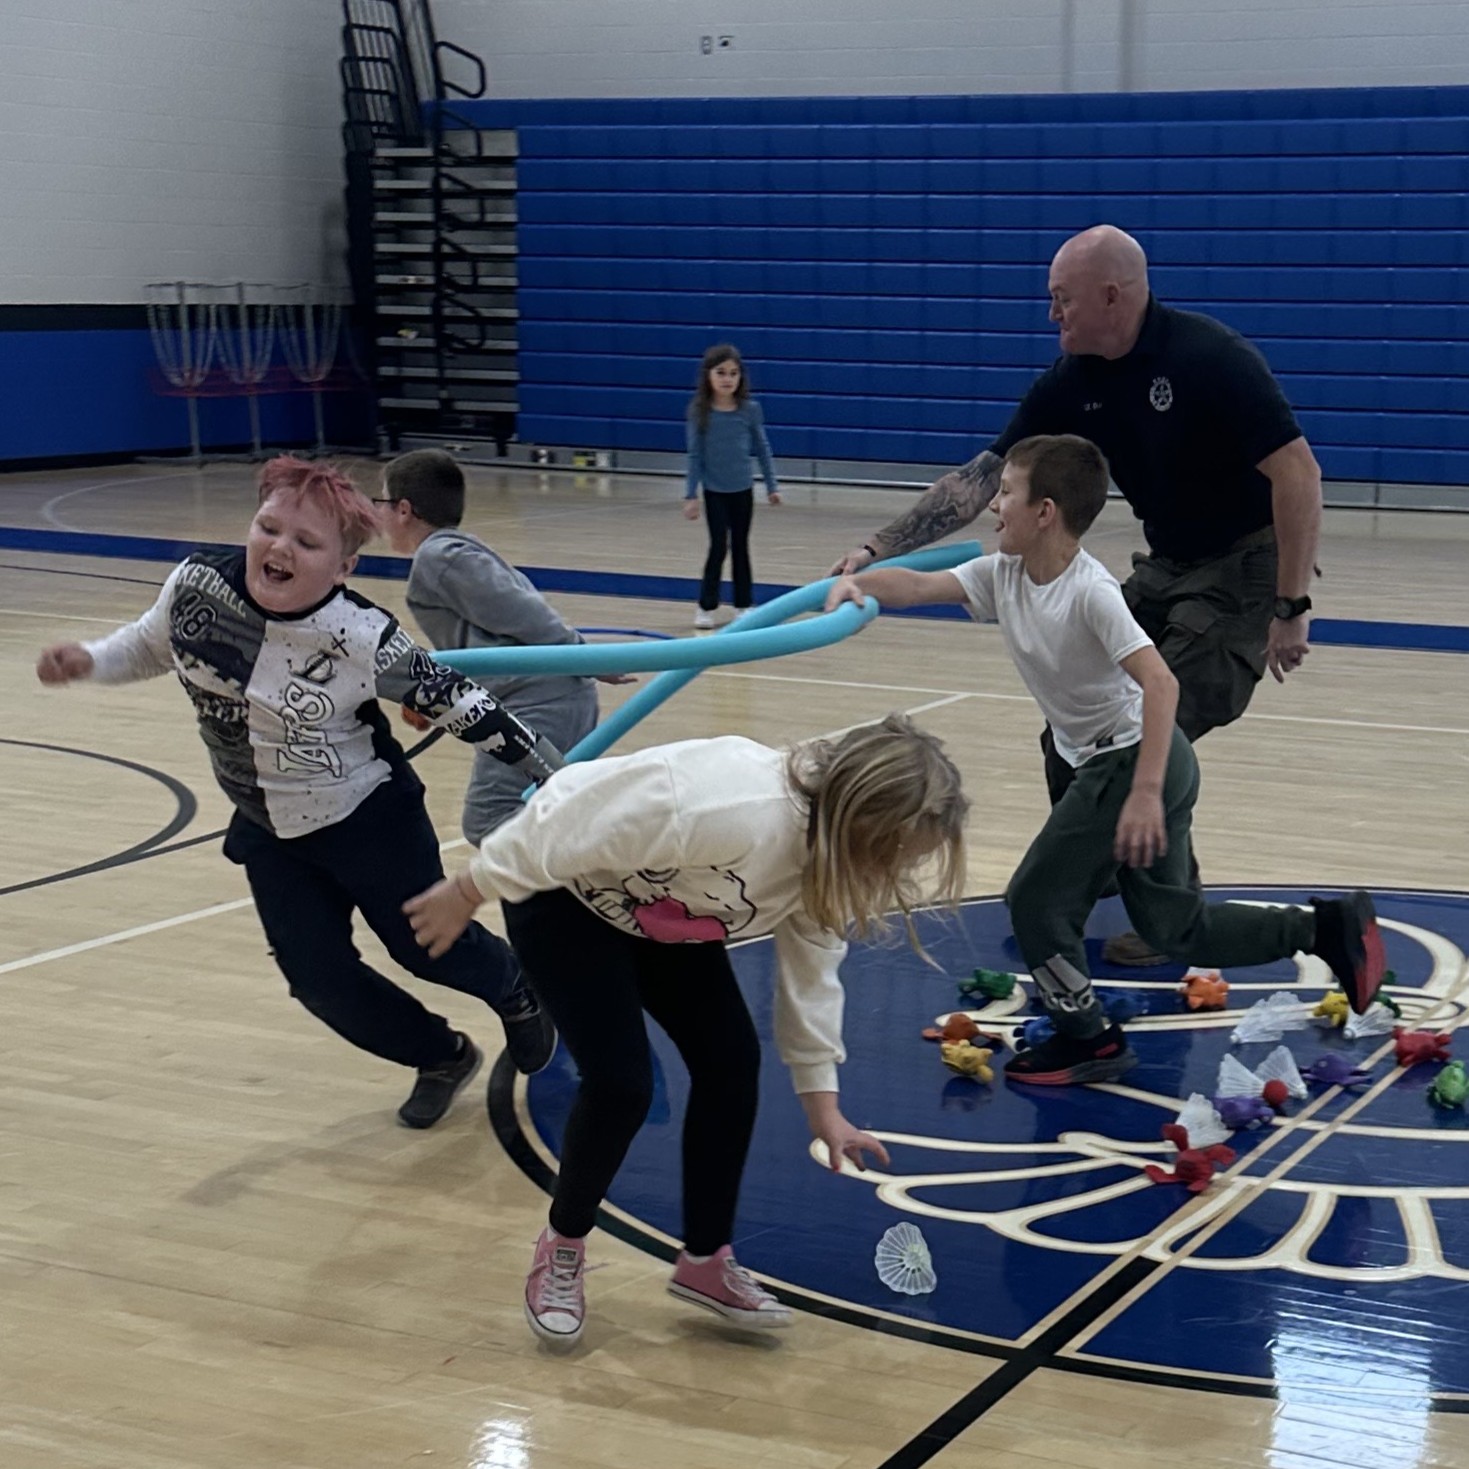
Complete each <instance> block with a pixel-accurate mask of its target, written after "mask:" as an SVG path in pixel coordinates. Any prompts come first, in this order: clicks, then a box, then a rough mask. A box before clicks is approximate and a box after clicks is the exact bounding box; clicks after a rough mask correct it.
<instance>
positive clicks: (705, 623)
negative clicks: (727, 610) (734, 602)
mask: <svg viewBox="0 0 1469 1469" xmlns="http://www.w3.org/2000/svg"><path fill="white" fill-rule="evenodd" d="M694 626H695V627H698V628H708V627H713V626H714V614H713V613H712V612H706V611H705V610H704V609H703V608H702V607H700V608H699V610H698V611H697V612H696V613H694Z"/></svg>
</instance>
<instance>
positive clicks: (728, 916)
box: [577, 867, 756, 944]
mask: <svg viewBox="0 0 1469 1469" xmlns="http://www.w3.org/2000/svg"><path fill="white" fill-rule="evenodd" d="M675 886H677V887H678V888H679V890H680V892H681V893H682V894H683V896H677V895H675V893H674V891H673V889H674V887H675ZM577 895H578V896H579V897H580V898H581V900H582V902H584V903H585V904H587V906H588V907H590V908H591V909H592V910H593V911H594V912H595V913H597V914H598V915H599V916H600V917H602V918H605V919H606V920H607V921H608V922H609V923H615V924H616V925H617V926H618V927H619V928H621V929H623V930H625V931H626V932H628V933H632V934H636V935H637V936H638V937H639V938H645V939H652V940H654V941H655V942H656V943H660V944H702V943H723V942H724V941H725V940H726V939H730V938H733V937H734V936H735V935H736V934H738V933H741V932H742V931H743V930H745V929H747V928H748V927H749V926H750V925H751V924H752V923H754V921H755V912H756V910H755V905H754V904H753V903H752V902H751V901H750V900H749V898H748V897H746V895H745V883H744V879H743V878H742V877H740V875H739V874H738V873H737V872H731V871H729V870H727V869H725V868H719V867H695V868H689V869H685V868H679V867H666V868H644V869H642V870H641V871H638V872H634V873H632V874H631V875H630V876H629V877H626V878H624V879H623V881H622V885H621V886H620V887H594V886H592V885H590V884H586V883H578V884H577ZM691 905H692V906H691Z"/></svg>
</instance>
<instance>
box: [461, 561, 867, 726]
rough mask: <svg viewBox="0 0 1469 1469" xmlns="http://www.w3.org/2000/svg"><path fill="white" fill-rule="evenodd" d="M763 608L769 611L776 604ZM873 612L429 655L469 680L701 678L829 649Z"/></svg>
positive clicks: (850, 607) (850, 608)
mask: <svg viewBox="0 0 1469 1469" xmlns="http://www.w3.org/2000/svg"><path fill="white" fill-rule="evenodd" d="M803 590H804V588H803ZM778 600H779V599H777V601H778ZM766 605H767V606H770V607H774V606H776V605H777V602H770V603H767V604H766ZM761 610H762V611H763V610H764V608H762V609H761ZM877 613H878V606H877V603H876V602H875V601H873V599H872V598H871V597H869V598H868V599H867V605H866V606H865V607H858V606H857V605H856V603H855V602H847V603H845V604H844V605H843V606H841V607H838V608H837V609H836V610H835V611H834V612H825V613H823V614H822V615H821V616H820V617H811V618H808V619H807V620H806V621H804V622H792V623H787V624H785V625H784V626H778V627H761V628H755V629H751V628H750V627H749V626H748V625H747V624H746V623H745V621H744V620H743V619H741V621H740V623H739V632H738V634H737V635H736V636H734V637H726V638H725V640H724V641H723V642H722V643H714V642H713V641H712V640H711V639H709V638H669V639H666V640H664V641H660V642H638V643H565V644H558V645H556V646H553V647H545V646H542V645H536V646H532V647H525V648H465V649H461V650H460V651H458V652H454V653H436V654H435V655H434V656H435V658H436V659H437V660H438V661H439V662H440V663H447V664H448V665H449V666H450V667H451V668H457V669H458V670H459V672H460V673H467V674H468V675H469V676H470V677H471V678H473V677H475V676H476V675H477V674H486V675H494V676H496V677H499V676H502V675H504V674H507V673H534V674H543V673H544V674H556V675H559V676H566V677H570V676H573V675H576V674H596V673H655V672H661V671H664V670H669V669H679V670H684V669H688V670H691V671H692V672H694V673H700V672H702V671H703V670H704V669H705V668H713V667H715V666H716V665H719V664H724V663H756V662H759V661H760V660H762V659H765V658H784V657H785V656H786V655H787V654H790V653H805V652H807V651H808V650H810V649H812V648H825V647H829V646H830V645H831V644H832V643H839V642H841V641H842V639H843V638H849V637H851V636H852V634H853V633H854V632H858V631H860V630H861V628H862V627H863V626H865V625H866V624H867V623H869V622H871V621H872V619H873V618H874V617H876V616H877ZM734 629H735V624H733V623H731V624H730V625H729V627H727V628H723V629H721V631H723V632H726V633H727V632H733V631H734ZM623 707H624V708H626V705H624V706H623Z"/></svg>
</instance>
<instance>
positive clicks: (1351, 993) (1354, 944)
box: [1311, 888, 1387, 1015]
mask: <svg viewBox="0 0 1469 1469" xmlns="http://www.w3.org/2000/svg"><path fill="white" fill-rule="evenodd" d="M1311 906H1312V907H1313V908H1315V910H1316V942H1315V943H1314V944H1313V945H1312V946H1311V952H1312V953H1313V954H1315V955H1316V956H1317V957H1318V958H1321V959H1325V960H1326V963H1327V966H1328V968H1330V970H1331V972H1332V973H1333V974H1334V975H1336V978H1337V982H1338V983H1339V984H1340V985H1341V987H1342V989H1344V990H1345V991H1346V994H1347V1003H1348V1004H1349V1005H1350V1006H1351V1007H1352V1009H1353V1010H1355V1011H1356V1012H1357V1014H1358V1015H1362V1014H1365V1013H1366V1010H1367V1007H1368V1006H1369V1005H1370V1004H1371V1003H1372V1001H1373V1000H1374V999H1376V998H1377V989H1378V986H1379V985H1380V984H1381V983H1382V976H1383V974H1384V973H1385V972H1386V970H1387V954H1386V952H1385V951H1384V949H1383V946H1382V933H1381V931H1380V930H1379V929H1378V927H1377V910H1376V909H1375V908H1374V907H1373V906H1372V899H1371V898H1370V897H1368V896H1367V894H1366V893H1364V892H1363V891H1362V890H1361V889H1360V888H1359V889H1358V890H1357V891H1356V892H1354V893H1348V894H1347V895H1346V897H1344V898H1312V899H1311Z"/></svg>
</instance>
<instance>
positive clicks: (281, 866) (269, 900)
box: [224, 767, 520, 1067]
mask: <svg viewBox="0 0 1469 1469" xmlns="http://www.w3.org/2000/svg"><path fill="white" fill-rule="evenodd" d="M224 854H225V856H226V857H228V858H229V859H230V861H231V862H238V863H240V864H241V865H242V866H243V867H244V869H245V876H246V877H247V878H248V879H249V882H250V891H251V893H252V894H253V895H254V897H255V908H256V911H257V912H258V913H259V914H260V922H261V925H262V926H263V927H264V929H265V936H266V938H267V940H268V941H269V943H270V947H271V951H272V953H273V954H274V956H275V962H276V964H277V965H278V966H279V968H280V971H281V973H282V974H283V975H285V977H286V983H287V984H289V985H290V987H291V994H292V995H293V996H294V997H295V998H296V999H298V1000H299V1001H300V1002H301V1003H302V1004H303V1005H304V1006H305V1007H306V1008H307V1009H308V1010H309V1011H311V1013H312V1014H313V1015H315V1016H316V1017H317V1019H319V1020H322V1021H324V1022H325V1023H326V1024H327V1025H329V1026H330V1027H331V1028H332V1029H333V1030H334V1031H336V1033H337V1034H338V1035H340V1036H342V1037H343V1038H344V1039H345V1040H349V1041H351V1042H352V1044H353V1045H354V1046H360V1047H361V1048H362V1049H363V1050H364V1051H371V1052H372V1054H373V1055H375V1056H381V1057H383V1059H384V1060H387V1061H397V1062H399V1063H400V1064H401V1065H404V1066H413V1067H425V1066H439V1065H442V1064H443V1063H444V1062H445V1061H447V1060H448V1059H449V1058H450V1057H451V1056H452V1055H453V1054H454V1049H455V1046H456V1045H457V1044H458V1043H457V1041H456V1040H455V1038H454V1031H453V1029H452V1028H451V1027H450V1025H449V1023H448V1021H446V1020H445V1019H444V1018H443V1016H441V1015H435V1014H434V1013H433V1012H432V1011H431V1010H428V1009H426V1008H425V1007H424V1006H423V1005H421V1004H420V1003H419V1002H418V1001H417V1000H416V999H415V998H414V997H413V996H412V995H410V994H409V993H408V992H407V991H406V990H402V989H399V987H398V986H397V985H395V984H394V983H393V982H392V981H391V980H389V979H386V978H384V976H383V975H381V974H379V973H378V972H377V971H376V970H375V969H373V968H371V967H369V966H368V965H367V964H364V963H363V962H362V956H361V955H360V954H359V953H358V952H357V947H356V945H355V944H354V943H353V942H352V913H353V910H354V909H355V910H356V911H358V912H360V913H361V914H362V916H363V918H365V919H366V920H367V925H368V927H369V928H371V929H372V931H373V932H374V933H375V934H376V935H377V936H378V938H380V939H381V940H382V942H383V944H384V945H385V946H386V948H387V950H388V953H389V954H390V955H392V957H393V960H394V961H395V962H396V963H398V964H401V965H402V966H403V968H404V969H406V970H407V971H408V972H409V973H410V974H414V975H417V976H418V978H420V979H429V980H432V981H433V982H434V983H435V984H442V985H447V986H448V987H449V988H450V989H456V990H462V991H463V992H464V993H465V994H468V995H474V996H476V997H477V998H478V999H481V1000H483V1001H484V1002H485V1004H487V1005H489V1006H490V1007H491V1008H492V1009H500V1008H502V1007H503V1006H504V1004H505V1002H506V1000H507V999H508V998H509V997H510V996H511V995H512V994H513V993H515V992H516V991H517V990H518V989H519V986H520V971H519V967H518V965H517V964H516V962H515V956H514V955H513V954H512V953H511V952H510V949H509V947H508V946H507V945H506V944H505V942H504V940H502V939H499V938H496V937H495V935H494V934H492V933H490V932H489V931H488V930H487V929H485V928H482V927H481V926H480V925H479V924H478V923H471V924H470V925H469V927H468V928H467V929H466V930H465V931H464V933H463V935H462V936H461V937H460V938H459V940H458V942H457V943H455V945H454V946H453V948H451V949H450V950H449V952H448V953H446V954H444V955H442V956H441V957H439V958H437V959H430V958H429V957H428V950H427V949H423V948H420V947H419V945H418V942H417V941H416V939H415V938H414V936H413V930H412V928H410V927H409V924H408V920H407V918H406V917H404V915H403V904H404V903H405V902H407V900H408V899H409V898H412V897H416V896H417V895H418V894H419V893H421V892H423V890H424V889H425V888H428V887H432V886H433V884H434V883H436V882H437V881H438V880H439V879H440V878H441V877H442V876H443V875H444V867H443V864H442V863H441V862H440V861H439V844H438V838H437V837H436V836H435V834H434V828H433V823H432V822H431V821H430V820H429V819H428V812H427V811H426V810H425V809H424V804H423V783H422V782H421V781H420V780H419V778H418V777H417V776H416V775H415V774H414V773H413V771H411V770H409V769H408V768H406V767H401V768H400V769H398V770H397V771H396V772H395V773H394V775H393V777H392V779H391V780H388V781H386V782H385V783H384V784H382V785H380V786H379V787H378V788H377V789H376V790H375V791H374V792H373V793H372V794H371V795H370V796H369V797H368V798H367V799H366V800H365V801H364V802H363V803H362V804H361V805H360V806H359V807H358V808H357V809H356V810H355V811H354V812H353V813H352V814H351V815H350V816H348V817H347V818H346V820H344V821H339V822H337V823H336V825H335V826H327V827H323V828H321V829H320V830H318V831H313V832H308V833H307V834H306V835H305V836H299V837H292V838H290V839H285V838H282V837H278V836H275V835H273V834H272V833H270V832H268V831H266V830H265V829H264V827H261V826H257V825H256V824H255V823H254V822H253V821H249V820H247V819H246V818H245V817H243V816H240V815H238V814H236V816H235V818H234V820H233V821H232V822H231V823H230V828H229V832H228V833H227V834H226V836H225V841H224Z"/></svg>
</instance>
